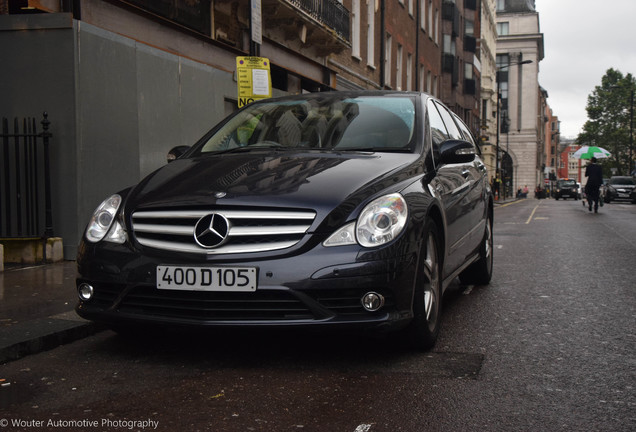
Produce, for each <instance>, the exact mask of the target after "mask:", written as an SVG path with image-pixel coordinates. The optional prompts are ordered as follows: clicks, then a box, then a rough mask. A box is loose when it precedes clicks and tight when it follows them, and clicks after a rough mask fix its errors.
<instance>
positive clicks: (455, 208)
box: [427, 99, 473, 277]
mask: <svg viewBox="0 0 636 432" xmlns="http://www.w3.org/2000/svg"><path fill="white" fill-rule="evenodd" d="M427 112H428V115H429V121H430V127H431V137H432V146H433V154H434V155H438V154H439V146H440V145H441V144H442V142H444V141H446V140H447V139H463V136H462V135H461V133H460V131H459V129H458V128H457V125H456V124H455V123H454V121H453V119H452V117H451V115H450V113H449V112H448V111H447V110H446V108H445V107H444V106H442V105H441V104H439V103H437V102H435V101H434V100H432V99H431V100H429V101H428V106H427ZM444 119H445V120H444ZM433 160H434V162H435V169H436V173H437V174H436V176H435V178H434V179H433V180H432V182H431V185H432V186H433V188H434V190H435V192H436V193H438V194H439V198H440V200H441V202H442V205H443V207H444V213H445V215H446V255H447V257H446V265H445V266H444V268H445V274H444V277H446V276H448V275H449V274H451V273H452V272H453V271H455V269H457V268H458V267H459V266H460V265H461V264H462V263H463V262H464V258H465V252H463V249H462V248H463V247H465V243H466V240H467V236H468V234H469V232H470V226H469V225H468V222H469V221H470V219H471V214H470V211H471V209H470V205H471V203H470V200H469V195H470V192H471V181H473V178H472V173H471V171H470V170H469V169H468V167H467V166H466V165H467V164H445V165H442V164H441V162H440V160H439V159H438V158H437V157H434V158H433Z"/></svg>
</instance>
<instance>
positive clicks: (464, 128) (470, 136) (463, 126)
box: [455, 116, 475, 145]
mask: <svg viewBox="0 0 636 432" xmlns="http://www.w3.org/2000/svg"><path fill="white" fill-rule="evenodd" d="M455 121H456V123H457V126H459V130H461V131H462V134H463V135H464V139H465V140H466V141H468V142H469V143H471V144H472V145H475V140H474V139H473V134H472V133H470V131H469V130H468V127H467V126H466V123H464V122H463V121H462V120H461V119H460V118H459V117H457V116H455Z"/></svg>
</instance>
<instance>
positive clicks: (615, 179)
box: [609, 177, 636, 185]
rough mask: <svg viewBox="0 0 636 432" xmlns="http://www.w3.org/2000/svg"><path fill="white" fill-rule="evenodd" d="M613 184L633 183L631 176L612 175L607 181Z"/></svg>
mask: <svg viewBox="0 0 636 432" xmlns="http://www.w3.org/2000/svg"><path fill="white" fill-rule="evenodd" d="M609 183H610V184H613V185H633V184H636V183H634V179H633V178H631V177H612V178H611V179H610V181H609Z"/></svg>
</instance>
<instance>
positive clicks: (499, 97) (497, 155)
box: [495, 55, 532, 193]
mask: <svg viewBox="0 0 636 432" xmlns="http://www.w3.org/2000/svg"><path fill="white" fill-rule="evenodd" d="M519 57H521V55H520V56H519ZM529 63H532V60H523V61H517V62H513V63H508V64H506V65H503V66H499V67H498V68H497V69H496V71H495V81H496V83H497V150H496V152H497V153H496V155H495V182H496V181H497V179H499V180H501V172H500V169H499V152H500V150H499V134H500V129H501V124H500V120H501V115H500V105H501V90H500V88H499V82H500V79H499V72H500V71H501V70H503V69H506V68H508V67H510V66H516V65H524V64H529ZM502 184H503V183H502ZM500 193H501V192H500Z"/></svg>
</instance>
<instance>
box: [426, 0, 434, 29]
mask: <svg viewBox="0 0 636 432" xmlns="http://www.w3.org/2000/svg"><path fill="white" fill-rule="evenodd" d="M426 17H427V22H428V25H427V26H426V29H427V31H428V35H429V36H430V37H431V38H433V0H428V15H427V16H426Z"/></svg>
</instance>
